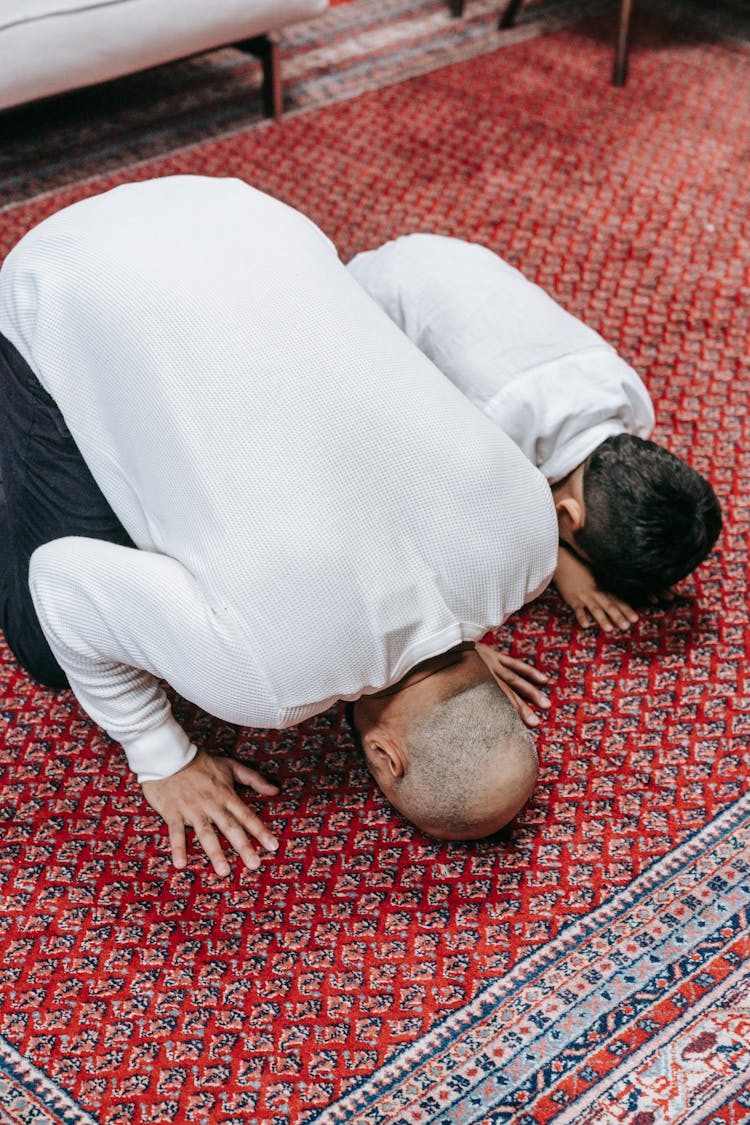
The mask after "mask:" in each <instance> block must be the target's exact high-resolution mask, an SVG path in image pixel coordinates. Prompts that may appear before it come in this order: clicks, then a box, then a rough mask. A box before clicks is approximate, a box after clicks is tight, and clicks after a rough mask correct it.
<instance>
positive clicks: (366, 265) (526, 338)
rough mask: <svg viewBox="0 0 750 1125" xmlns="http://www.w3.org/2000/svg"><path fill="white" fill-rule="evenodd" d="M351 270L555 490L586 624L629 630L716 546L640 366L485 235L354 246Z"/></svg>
mask: <svg viewBox="0 0 750 1125" xmlns="http://www.w3.org/2000/svg"><path fill="white" fill-rule="evenodd" d="M347 268H348V269H349V272H350V273H351V274H352V275H353V276H354V277H355V278H356V279H357V281H358V282H359V284H360V285H362V286H363V288H364V289H365V290H366V291H367V292H368V293H369V295H370V296H371V297H372V298H373V299H374V300H375V301H376V302H377V304H378V305H379V306H380V307H381V308H382V309H383V310H384V311H385V312H386V313H387V314H388V316H389V317H390V318H391V320H393V321H394V323H396V324H397V325H398V326H399V327H400V328H401V329H402V330H403V331H404V332H405V333H406V335H407V336H409V338H410V339H411V340H412V341H413V342H414V343H415V344H416V345H417V346H418V347H419V348H420V350H421V351H422V352H424V354H425V355H426V356H428V357H429V358H430V359H431V360H432V361H433V363H435V365H436V366H437V367H439V368H440V370H441V371H442V372H443V373H444V374H445V375H447V376H448V378H449V379H450V380H451V381H452V382H453V383H454V384H455V385H456V386H457V387H459V388H460V390H461V391H462V392H463V393H464V394H465V395H466V396H467V397H468V398H470V399H471V400H472V401H473V402H474V403H475V405H476V406H477V407H478V408H479V409H480V410H481V411H483V413H485V414H486V415H487V416H488V417H489V418H491V419H492V421H493V422H495V423H496V424H497V425H498V426H499V427H500V428H501V429H503V430H504V431H505V433H507V434H508V435H509V436H510V437H511V438H512V439H513V440H514V441H515V442H516V444H517V445H518V446H519V447H520V448H521V449H522V450H523V452H524V453H525V454H526V456H527V457H528V458H529V460H530V461H532V462H533V463H534V464H535V465H536V466H537V467H538V468H539V469H540V470H541V471H542V472H543V473H544V475H545V477H546V478H547V480H548V481H549V483H550V485H551V487H552V494H553V497H554V500H555V507H556V510H557V515H558V523H559V532H560V550H559V554H558V564H557V569H556V571H555V575H554V582H555V584H556V585H557V588H558V590H559V592H560V594H561V596H562V597H563V598H564V600H565V601H566V602H567V603H568V604H569V605H570V606H571V607H572V609H573V611H574V613H575V615H576V618H577V620H578V621H579V623H580V624H581V625H584V626H585V625H591V624H593V622H594V621H596V622H597V623H598V624H599V625H600V627H601V628H602V629H604V630H605V631H606V632H611V631H612V630H613V629H615V628H619V629H627V628H629V627H630V626H631V625H632V624H633V623H634V622H635V621H636V620H637V616H638V615H637V613H636V612H635V609H634V607H635V606H642V605H644V604H648V603H649V602H652V601H654V600H655V599H658V598H660V597H662V596H664V595H666V596H667V597H669V596H670V594H669V592H670V590H671V587H672V586H673V585H674V584H675V583H676V582H679V581H680V580H681V579H682V578H684V577H686V575H688V574H689V573H690V572H691V571H692V570H693V569H694V568H695V567H696V566H698V564H699V563H700V562H702V561H703V559H704V558H705V557H706V556H707V555H708V553H709V551H710V550H711V548H712V547H713V545H714V543H715V542H716V539H717V537H718V534H719V531H720V529H721V512H720V508H719V503H718V500H717V498H716V496H715V494H714V491H713V489H712V488H711V486H710V484H709V483H708V482H707V481H706V480H704V478H703V477H701V476H700V475H699V474H698V473H697V472H695V470H693V469H691V468H690V467H689V466H688V465H687V464H685V462H684V461H682V460H680V459H679V458H678V457H675V456H674V455H673V454H672V453H669V452H668V451H667V450H666V449H664V448H663V447H661V446H659V445H656V444H655V443H654V442H651V441H647V440H645V439H646V438H648V435H649V434H650V433H651V431H652V429H653V426H654V412H653V407H652V405H651V400H650V398H649V396H648V392H647V391H646V388H645V387H644V385H643V383H642V382H641V380H640V378H639V377H638V375H637V374H636V372H635V371H634V370H633V369H632V368H631V367H629V366H628V364H626V363H625V362H624V360H622V359H621V358H620V357H619V356H618V355H617V354H616V352H615V351H614V349H613V348H611V347H610V346H609V345H608V344H607V343H605V341H604V340H603V339H602V338H601V337H600V336H598V335H597V333H596V332H594V331H592V329H590V328H588V327H587V326H586V325H584V324H582V323H581V322H580V321H579V320H577V319H576V318H575V317H573V316H571V315H570V314H569V313H567V312H566V311H565V310H564V309H562V308H561V307H560V306H559V305H558V304H557V303H556V302H555V301H553V300H552V298H551V297H550V296H549V295H548V294H547V293H545V292H544V290H542V289H541V288H539V287H538V286H536V285H534V284H532V283H531V282H530V281H528V280H527V279H526V278H525V277H523V275H522V274H521V273H519V271H518V270H516V269H514V268H513V267H512V266H510V265H509V264H508V263H507V262H504V261H503V260H502V259H501V258H499V257H498V256H497V255H496V254H494V253H493V252H492V251H490V250H488V249H487V248H485V247H483V246H479V245H476V244H473V243H469V242H464V241H461V240H459V239H455V238H446V237H443V236H440V235H431V234H412V235H406V236H403V237H401V238H397V239H395V240H394V241H392V242H387V243H386V244H385V245H384V246H381V247H380V248H378V249H376V250H371V251H365V252H364V253H361V254H358V255H357V256H356V257H355V258H353V259H352V261H351V262H350V263H349V265H348V267H347Z"/></svg>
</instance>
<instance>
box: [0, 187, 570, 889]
mask: <svg viewBox="0 0 750 1125" xmlns="http://www.w3.org/2000/svg"><path fill="white" fill-rule="evenodd" d="M0 334H1V335H0V373H1V378H2V391H1V393H2V398H3V401H4V410H5V413H6V418H7V419H8V421H7V423H6V426H5V432H4V433H3V436H2V449H1V456H2V469H3V474H2V475H3V480H4V484H5V490H6V504H5V511H4V514H3V517H2V518H3V521H4V522H5V523H6V524H7V540H6V548H7V558H6V560H5V564H4V567H3V576H2V582H3V596H2V612H3V617H2V626H3V630H4V632H5V636H6V639H7V642H8V644H9V646H10V647H11V649H12V651H13V652H14V653H15V655H16V656H17V658H18V659H19V661H20V662H21V663H22V664H23V665H24V667H25V668H26V669H27V670H28V671H29V672H30V674H31V675H32V676H34V677H36V678H37V679H39V680H41V681H42V682H43V683H47V684H50V685H53V686H55V685H58V686H60V685H65V684H69V685H70V687H71V688H72V690H73V691H74V692H75V694H76V696H77V698H78V700H79V701H80V703H81V705H82V707H83V708H84V709H85V710H86V711H87V712H88V714H89V715H90V716H91V717H92V718H93V719H94V720H95V721H96V722H97V723H99V724H100V725H101V726H102V727H103V728H104V729H105V730H106V731H107V732H108V733H109V734H110V735H111V737H112V738H114V739H116V740H117V741H119V742H120V743H121V744H122V746H123V747H124V749H125V752H126V754H127V757H128V761H129V763H130V765H131V767H132V768H133V770H134V771H135V772H136V773H137V775H138V778H139V780H140V782H141V783H142V785H143V790H144V793H145V795H146V798H147V799H148V801H149V802H150V804H151V805H152V807H153V808H154V809H156V810H157V811H158V812H159V813H160V814H161V815H162V817H163V818H164V820H165V821H166V823H167V825H168V828H169V834H170V842H171V848H172V854H173V858H174V861H175V863H176V865H177V866H183V865H184V864H185V862H186V845H185V826H186V825H192V826H193V828H194V829H195V832H196V835H197V837H198V839H199V841H200V843H201V845H202V847H203V848H204V850H205V852H206V853H207V855H208V856H209V858H210V859H211V861H212V863H213V865H214V868H215V870H216V871H217V872H218V873H219V874H226V873H227V872H228V870H229V869H228V865H227V861H226V859H225V856H224V854H223V851H222V847H221V844H220V842H219V839H218V836H217V830H218V831H220V832H221V833H222V834H223V835H224V837H225V838H226V840H227V841H228V842H229V843H230V844H231V845H232V846H233V847H234V848H235V849H236V850H237V852H238V853H239V854H240V856H241V857H242V859H243V861H244V862H245V863H246V865H247V866H248V867H251V868H254V867H257V865H258V862H259V857H258V852H257V850H256V846H255V844H254V843H253V842H252V841H253V840H254V841H256V842H257V843H259V844H260V845H262V846H263V847H266V848H270V849H274V848H275V846H276V841H275V840H274V837H273V835H272V834H271V832H270V831H269V830H268V828H267V827H266V826H265V825H264V824H263V823H262V821H261V820H260V819H259V818H258V817H257V816H256V815H255V813H253V812H252V811H251V810H250V809H249V808H248V807H247V806H246V805H245V803H244V802H243V801H242V800H241V799H240V797H239V796H238V795H237V794H236V793H235V790H234V783H235V782H240V783H243V784H248V785H250V786H252V788H253V789H255V790H256V792H258V793H264V794H265V793H272V792H274V787H273V786H271V785H270V784H269V783H267V782H265V781H264V780H263V778H262V777H261V776H260V775H259V774H257V773H256V772H255V771H254V770H251V769H249V768H248V767H246V766H244V765H242V764H241V763H239V762H234V761H230V760H229V759H226V758H219V757H215V756H212V755H209V754H207V753H205V752H204V751H197V750H196V747H195V746H193V745H191V743H190V741H189V739H188V737H187V735H186V734H185V732H184V731H183V730H182V729H181V727H180V726H179V725H178V723H177V722H176V720H175V719H174V717H173V715H172V713H171V710H170V707H169V703H168V701H167V698H166V696H165V694H164V691H163V689H162V686H161V684H160V681H161V680H166V681H167V682H168V683H169V684H171V685H172V686H173V687H174V688H175V689H176V690H177V691H178V692H180V693H181V694H182V695H183V696H185V697H186V698H187V699H189V700H191V701H192V702H193V703H195V704H197V705H199V706H200V707H202V708H204V709H205V710H207V711H209V712H210V713H212V714H214V715H216V716H218V717H219V718H221V719H223V720H226V721H228V722H233V723H238V724H242V725H249V726H256V727H277V728H278V727H287V726H290V725H292V724H295V723H299V722H301V721H302V720H304V719H306V718H307V717H309V716H311V715H314V714H316V713H317V712H320V711H323V710H324V709H326V708H327V707H329V706H330V705H331V704H332V703H333V702H334V701H335V700H337V699H346V700H356V701H357V702H356V703H355V705H354V719H355V724H356V726H357V728H358V731H359V735H360V738H361V742H362V746H363V749H364V753H365V755H366V757H367V761H368V763H369V766H370V769H371V771H372V773H373V775H374V777H375V779H376V781H377V783H378V784H379V785H380V787H381V789H382V790H383V792H384V793H385V795H386V796H387V797H388V798H389V799H390V800H391V801H392V803H393V804H394V805H395V806H396V807H397V808H398V809H399V810H400V811H401V812H402V813H403V814H404V815H405V816H407V817H408V818H409V819H411V820H412V821H413V822H414V823H416V824H417V825H418V826H419V827H420V828H422V829H423V830H425V831H427V832H429V833H431V834H432V835H435V836H438V837H445V838H474V837H479V836H483V835H486V834H489V833H491V832H494V831H495V830H497V829H498V828H500V827H501V826H502V825H504V824H505V823H507V822H508V821H509V820H510V819H511V818H512V817H513V816H514V815H515V814H516V813H517V812H518V810H519V809H520V808H521V807H522V805H523V804H524V803H525V802H526V800H527V799H528V797H529V795H530V793H531V790H532V788H533V784H534V781H535V777H536V760H535V754H534V749H533V744H532V742H531V740H530V737H529V735H528V733H527V732H526V730H525V728H524V726H523V724H522V722H521V721H520V720H519V718H518V716H517V714H516V712H515V710H514V708H513V706H512V704H511V703H510V702H509V700H508V698H507V696H508V695H511V696H512V695H513V688H514V687H515V688H516V689H519V688H520V693H521V694H525V695H526V697H527V698H531V699H533V698H534V697H535V693H536V694H537V696H538V694H539V693H538V689H537V688H536V687H535V686H534V683H533V680H534V676H533V674H532V673H531V672H530V670H529V669H528V668H527V666H525V665H521V664H520V662H515V663H514V662H512V661H510V662H508V665H507V667H506V672H505V673H504V674H503V673H500V676H499V680H500V682H499V683H498V682H495V680H494V679H493V678H492V675H491V674H490V673H489V672H488V671H487V668H486V666H485V664H484V663H483V661H482V660H481V659H480V657H479V656H478V655H477V654H476V652H475V651H474V642H475V641H477V640H478V639H479V638H480V637H481V636H482V635H483V634H484V633H485V632H486V631H487V630H488V628H493V627H496V626H498V625H499V624H501V623H502V622H503V621H504V620H505V619H506V618H507V616H508V615H509V614H510V613H512V612H513V611H515V610H517V609H518V608H519V607H520V606H521V605H523V604H524V602H526V601H529V600H530V599H531V598H533V597H535V596H536V595H537V594H538V593H539V592H540V591H541V590H542V589H543V588H544V587H545V585H546V584H547V582H548V581H549V579H550V576H551V574H552V572H553V570H554V566H555V560H556V554H557V521H556V517H555V510H554V505H553V503H552V498H551V494H550V489H549V486H548V485H547V483H546V481H545V480H544V478H543V477H542V475H541V473H539V471H538V470H537V469H536V468H534V467H533V466H532V465H531V464H530V463H529V461H528V460H527V459H526V458H525V457H524V456H523V454H522V453H521V452H520V451H519V450H518V449H517V448H516V446H515V445H514V444H513V442H512V441H511V440H510V439H509V438H507V437H506V436H505V435H504V434H503V433H502V432H501V431H500V430H498V428H497V427H496V426H494V425H493V424H492V422H490V421H489V420H488V419H487V418H485V417H484V416H483V415H482V414H481V413H480V412H479V411H478V410H477V409H476V408H475V407H474V406H473V405H472V404H471V403H470V402H469V401H468V400H467V399H466V398H465V397H464V395H463V394H461V392H460V391H459V390H457V389H456V388H455V387H454V386H453V385H452V384H451V383H450V382H449V380H448V379H446V378H445V377H444V376H443V375H442V374H441V373H440V372H439V371H438V370H437V368H436V367H435V366H434V365H433V364H432V363H431V362H430V361H429V360H428V359H427V358H426V357H425V356H423V355H422V354H421V353H420V352H419V350H418V349H417V348H416V347H415V346H414V345H413V344H412V343H411V342H410V341H409V340H408V339H407V338H406V337H405V336H404V335H403V333H402V332H401V331H400V330H399V329H398V328H397V327H396V326H395V325H394V324H392V323H391V321H390V320H389V319H388V318H387V317H386V316H385V314H384V313H383V312H382V311H381V310H380V309H378V308H377V307H376V306H375V305H374V303H373V302H372V301H371V300H370V299H369V297H368V296H367V295H366V294H365V293H364V292H363V291H362V290H361V289H360V287H359V286H358V285H357V283H356V282H355V281H354V279H353V278H352V277H350V275H349V274H348V273H347V271H346V269H345V268H344V267H343V266H342V265H341V263H340V262H339V260H338V257H337V254H336V251H335V248H334V247H333V245H332V244H331V242H330V241H329V240H328V239H327V238H326V237H325V235H323V233H322V232H321V231H320V230H319V229H318V228H317V227H316V226H314V224H313V223H311V222H310V221H309V220H308V219H306V218H305V217H304V216H302V215H300V214H299V213H298V212H296V211H294V210H292V209H291V208H289V207H287V206H286V205H284V204H283V203H280V202H278V201H276V200H274V199H272V198H270V197H269V196H267V195H264V194H262V193H261V192H258V191H256V190H254V189H253V188H251V187H249V186H248V185H246V184H244V183H242V182H240V181H238V180H218V179H209V178H202V177H190V176H186V177H169V178H165V179H160V180H152V181H148V182H145V183H140V184H131V185H126V186H123V187H119V188H115V189H114V190H113V191H110V192H107V193H105V194H104V195H100V196H96V197H94V198H91V199H87V200H84V201H83V202H81V203H77V204H74V205H73V206H72V207H69V208H67V209H65V210H64V211H61V212H59V213H58V214H56V215H54V216H52V217H51V218H49V219H47V220H46V221H45V222H43V223H41V224H40V225H39V226H38V227H36V228H35V229H34V230H32V231H31V232H30V233H29V234H27V235H26V236H25V237H24V238H23V239H22V240H21V242H20V243H19V244H18V246H17V247H16V248H15V249H14V250H13V251H12V252H11V254H10V255H9V256H8V258H7V260H6V261H5V263H4V265H3V268H2V271H0ZM503 675H505V682H503ZM529 681H531V682H529ZM536 682H537V683H539V682H541V677H539V678H538V679H537V681H536Z"/></svg>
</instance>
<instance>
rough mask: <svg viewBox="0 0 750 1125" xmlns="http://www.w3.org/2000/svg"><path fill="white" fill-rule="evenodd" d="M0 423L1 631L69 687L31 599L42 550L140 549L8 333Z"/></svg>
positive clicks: (51, 682) (0, 340)
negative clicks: (83, 541) (66, 540)
mask: <svg viewBox="0 0 750 1125" xmlns="http://www.w3.org/2000/svg"><path fill="white" fill-rule="evenodd" d="M72 377H74V374H73V376H72ZM0 417H2V419H3V421H2V424H1V426H0V480H1V481H2V492H3V493H4V495H2V494H0V627H1V628H2V630H3V632H4V633H5V639H6V641H7V643H8V646H9V648H10V649H11V651H12V653H13V655H14V656H15V657H16V659H17V660H18V661H19V662H20V663H21V664H22V665H23V667H24V668H25V669H26V671H27V672H28V673H29V674H30V675H31V676H33V678H34V679H35V680H39V681H40V683H43V684H47V685H48V686H50V687H64V686H65V685H66V684H67V679H66V677H65V673H64V672H63V670H62V669H61V667H60V665H59V664H58V663H57V661H56V660H55V657H54V656H53V655H52V652H51V650H50V647H49V645H48V644H47V641H46V639H45V636H44V633H43V632H42V629H41V626H40V624H39V619H38V618H37V615H36V611H35V609H34V603H33V602H32V600H31V593H30V591H29V560H30V559H31V556H32V554H33V552H34V551H35V550H36V548H37V547H40V546H41V545H42V544H43V543H48V542H49V541H50V540H51V539H60V538H62V537H63V536H65V535H84V536H87V537H88V538H90V539H106V540H108V541H109V542H111V543H120V544H123V545H124V546H133V544H132V542H131V540H130V538H129V536H128V534H127V532H126V531H125V529H124V528H123V526H122V524H121V523H120V522H119V520H118V519H117V517H116V516H115V514H114V512H113V511H112V509H111V508H110V506H109V504H108V503H107V501H106V500H105V498H104V496H103V495H102V493H101V492H100V490H99V487H98V485H97V484H96V481H95V480H94V478H93V477H92V475H91V473H90V472H89V470H88V467H87V465H86V462H85V461H84V460H83V457H82V456H81V454H80V453H79V451H78V448H77V446H76V444H75V442H74V441H73V439H72V437H71V436H70V432H69V430H68V427H67V426H66V425H65V422H64V420H63V416H62V414H61V413H60V411H59V410H58V408H57V406H56V405H55V402H54V400H53V399H52V398H51V397H50V396H49V395H48V394H47V392H46V391H45V390H44V388H43V387H42V385H41V384H40V382H39V380H38V379H37V377H36V376H35V375H34V373H33V371H32V370H31V368H30V367H29V365H28V364H27V363H26V361H25V360H24V359H23V357H22V356H21V355H20V354H19V352H18V351H17V349H16V348H15V347H14V346H13V345H12V344H11V343H10V341H8V340H6V339H5V337H4V336H3V335H2V334H0Z"/></svg>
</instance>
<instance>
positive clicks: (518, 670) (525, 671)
mask: <svg viewBox="0 0 750 1125" xmlns="http://www.w3.org/2000/svg"><path fill="white" fill-rule="evenodd" d="M497 655H498V658H499V660H500V663H501V664H504V665H505V667H506V668H510V670H511V672H515V674H516V675H517V676H519V677H520V678H521V679H523V680H533V682H534V683H535V684H546V683H548V682H549V676H547V675H546V674H545V673H544V672H540V671H539V669H538V668H535V667H534V665H533V664H527V663H526V661H525V660H516V658H515V657H514V656H508V655H507V654H506V653H504V652H499V653H498V654H497Z"/></svg>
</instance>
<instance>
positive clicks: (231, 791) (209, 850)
mask: <svg viewBox="0 0 750 1125" xmlns="http://www.w3.org/2000/svg"><path fill="white" fill-rule="evenodd" d="M235 782H240V784H242V785H249V786H250V788H251V789H254V790H255V792H256V793H261V794H263V796H267V797H270V796H273V794H275V793H278V791H279V789H278V786H276V785H272V784H271V782H270V781H266V780H265V778H264V777H261V775H260V774H259V773H258V772H257V770H252V769H250V768H249V767H248V766H244V765H242V763H241V762H236V761H234V760H233V759H232V758H222V757H213V756H212V755H210V754H205V753H204V752H203V751H201V750H199V751H198V753H197V754H196V756H195V757H194V758H193V760H192V762H190V763H189V765H187V766H185V767H184V768H183V769H181V770H179V771H178V772H177V773H175V774H172V776H171V777H165V778H163V779H162V780H161V781H144V782H143V783H142V789H143V794H144V796H145V798H146V800H147V801H148V803H149V804H150V805H151V808H152V809H154V810H155V811H156V812H158V813H159V815H160V816H161V817H162V818H163V820H164V821H165V822H166V825H167V828H168V829H169V843H170V846H171V849H172V862H173V863H174V865H175V867H177V868H183V867H184V866H185V864H186V863H187V847H186V844H185V827H186V825H190V826H192V827H193V828H194V829H195V834H196V836H197V837H198V840H199V842H200V845H201V847H202V848H203V850H204V852H205V853H206V855H207V856H208V858H209V859H210V860H211V863H212V864H213V869H214V871H215V872H216V874H217V875H228V874H229V864H228V863H227V861H226V858H225V856H224V852H223V851H222V847H221V844H220V843H219V837H218V836H217V834H216V829H217V828H218V829H219V831H220V832H221V833H222V835H223V836H224V838H225V839H226V840H227V841H228V842H229V843H230V844H231V845H232V847H233V848H234V850H235V851H236V852H237V854H238V855H239V856H240V858H241V859H242V862H243V863H244V864H245V867H248V868H250V870H251V871H256V870H257V869H258V867H259V866H260V857H259V855H258V853H257V851H256V850H255V848H254V847H253V845H252V844H251V843H250V840H249V839H248V837H253V838H254V839H255V840H257V841H258V843H260V844H262V845H263V847H264V848H267V849H268V850H269V851H272V852H275V851H276V849H277V847H278V846H279V845H278V841H277V840H276V837H275V836H274V835H273V833H272V832H270V831H269V830H268V829H267V828H266V827H265V825H264V824H263V822H262V821H261V820H260V818H259V817H257V816H256V815H255V813H254V812H252V811H251V810H250V809H249V808H248V807H247V805H246V804H245V803H244V802H243V801H242V800H240V797H239V796H238V794H237V793H236V792H235V788H234V783H235Z"/></svg>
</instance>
